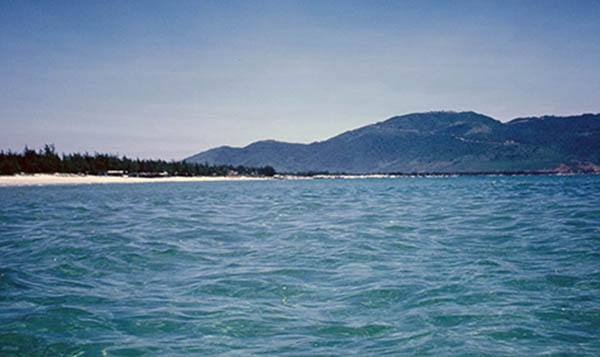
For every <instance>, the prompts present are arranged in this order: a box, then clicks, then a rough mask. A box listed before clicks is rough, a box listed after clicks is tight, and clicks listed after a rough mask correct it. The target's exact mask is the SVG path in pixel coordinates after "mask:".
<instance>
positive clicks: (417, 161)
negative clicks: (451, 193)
mask: <svg viewBox="0 0 600 357" xmlns="http://www.w3.org/2000/svg"><path fill="white" fill-rule="evenodd" d="M185 161H186V162H191V163H208V164H218V165H224V164H227V165H243V166H253V167H259V166H266V165H270V166H273V167H274V168H275V169H276V170H277V171H278V172H291V173H293V172H308V171H319V172H322V171H327V172H331V173H341V172H344V173H399V172H402V173H413V172H439V173H449V172H465V173H468V172H521V171H552V172H567V171H573V172H587V171H600V114H584V115H578V116H569V117H554V116H545V117H536V118H534V117H532V118H517V119H514V120H512V121H510V122H508V123H501V122H500V121H498V120H495V119H493V118H490V117H488V116H485V115H482V114H478V113H474V112H460V113H457V112H429V113H415V114H408V115H402V116H396V117H392V118H390V119H388V120H385V121H383V122H379V123H375V124H371V125H367V126H364V127H362V128H359V129H355V130H351V131H347V132H344V133H342V134H340V135H337V136H335V137H332V138H330V139H328V140H325V141H320V142H314V143H311V144H291V143H285V142H278V141H273V140H267V141H259V142H255V143H253V144H250V145H248V146H246V147H244V148H232V147H227V146H222V147H218V148H214V149H211V150H208V151H205V152H202V153H199V154H196V155H194V156H191V157H189V158H187V159H186V160H185Z"/></svg>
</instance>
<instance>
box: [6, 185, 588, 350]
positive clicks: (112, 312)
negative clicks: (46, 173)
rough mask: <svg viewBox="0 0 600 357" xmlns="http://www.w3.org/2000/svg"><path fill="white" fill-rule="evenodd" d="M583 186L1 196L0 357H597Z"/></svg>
mask: <svg viewBox="0 0 600 357" xmlns="http://www.w3.org/2000/svg"><path fill="white" fill-rule="evenodd" d="M598 202H600V176H568V177H557V176H535V177H447V178H395V179H362V180H360V179H357V180H312V181H311V180H307V181H302V180H300V181H256V182H254V181H243V182H241V181H240V182H188V183H145V184H131V185H119V184H105V185H81V186H79V185H74V186H43V187H0V355H7V356H10V355H15V356H17V355H18V356H22V355H52V356H54V355H90V356H92V355H94V356H95V355H108V356H138V355H220V354H223V355H261V354H262V355H278V356H301V355H303V356H305V355H311V356H320V355H322V356H326V355H348V354H356V355H397V354H426V355H457V354H490V355H504V354H506V355H532V354H544V353H546V354H554V353H556V354H561V353H562V354H568V355H578V354H579V355H590V356H591V355H598V354H600V338H599V337H600V204H599V203H598Z"/></svg>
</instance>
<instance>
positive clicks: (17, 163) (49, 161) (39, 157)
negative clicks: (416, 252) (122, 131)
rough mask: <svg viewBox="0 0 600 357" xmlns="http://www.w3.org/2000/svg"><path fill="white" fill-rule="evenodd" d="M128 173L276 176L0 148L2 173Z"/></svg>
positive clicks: (49, 149)
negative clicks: (18, 151) (20, 151)
mask: <svg viewBox="0 0 600 357" xmlns="http://www.w3.org/2000/svg"><path fill="white" fill-rule="evenodd" d="M57 172H59V173H73V174H91V175H107V174H117V175H118V174H127V175H129V176H145V177H157V176H228V175H241V176H273V175H275V170H274V169H273V168H272V167H271V166H265V167H260V168H251V167H245V166H235V167H234V166H231V165H209V164H199V163H186V162H183V161H169V162H167V161H164V160H140V159H130V158H128V157H126V156H123V157H118V156H116V155H109V154H98V153H95V154H94V155H90V154H88V153H87V152H86V153H85V154H80V153H76V154H62V155H60V156H59V155H58V154H57V153H56V150H55V148H54V145H45V146H44V149H43V150H39V151H37V152H36V151H35V150H32V149H29V148H28V147H25V150H23V152H22V153H14V152H11V151H10V150H9V151H8V152H4V151H0V175H14V174H17V173H29V174H33V173H57Z"/></svg>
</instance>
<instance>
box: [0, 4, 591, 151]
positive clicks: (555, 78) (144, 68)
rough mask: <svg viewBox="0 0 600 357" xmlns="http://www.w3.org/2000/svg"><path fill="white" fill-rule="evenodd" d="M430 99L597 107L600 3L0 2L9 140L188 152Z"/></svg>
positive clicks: (497, 111)
mask: <svg viewBox="0 0 600 357" xmlns="http://www.w3.org/2000/svg"><path fill="white" fill-rule="evenodd" d="M431 110H456V111H460V110H475V111H477V112H481V113H484V114H487V115H490V116H492V117H494V118H496V119H499V120H502V121H507V120H510V119H513V118H514V117H518V116H531V115H543V114H558V115H563V114H578V113H583V112H594V113H596V112H600V1H575V0H573V1H562V0H561V1H551V0H544V1H484V0H481V1H321V0H319V1H282V0H277V1H223V0H218V1H200V0H198V1H183V0H177V1H167V0H165V1H148V0H140V1H124V0H118V1H60V0H56V1H15V0H2V1H0V124H1V128H0V149H5V150H6V149H12V150H17V151H21V150H22V149H23V147H24V146H25V145H26V144H28V145H29V146H30V147H35V148H39V147H41V146H42V145H43V144H44V143H55V144H56V146H57V149H58V150H59V151H65V152H71V151H86V150H87V151H90V152H94V151H98V152H110V153H119V154H121V155H122V154H126V155H128V156H134V157H135V156H139V157H144V158H163V159H182V158H185V157H187V156H189V155H192V154H195V153H197V152H199V151H203V150H206V149H208V148H211V147H215V146H220V145H232V146H244V145H247V144H249V143H251V142H253V141H256V140H262V139H277V140H283V141H292V142H305V143H306V142H312V141H315V140H323V139H326V138H328V137H330V136H333V135H335V134H337V133H340V132H342V131H344V130H348V129H353V128H356V127H360V126H362V125H366V124H370V123H373V122H376V121H380V120H383V119H386V118H387V117H390V116H393V115H397V114H406V113H410V112H419V111H431Z"/></svg>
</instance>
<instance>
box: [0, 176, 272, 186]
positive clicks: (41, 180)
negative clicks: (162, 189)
mask: <svg viewBox="0 0 600 357" xmlns="http://www.w3.org/2000/svg"><path fill="white" fill-rule="evenodd" d="M269 179H271V178H268V177H249V176H194V177H185V176H170V177H151V178H149V177H128V176H95V175H76V174H31V175H13V176H0V186H45V185H77V184H108V183H156V182H204V181H257V180H269Z"/></svg>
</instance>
